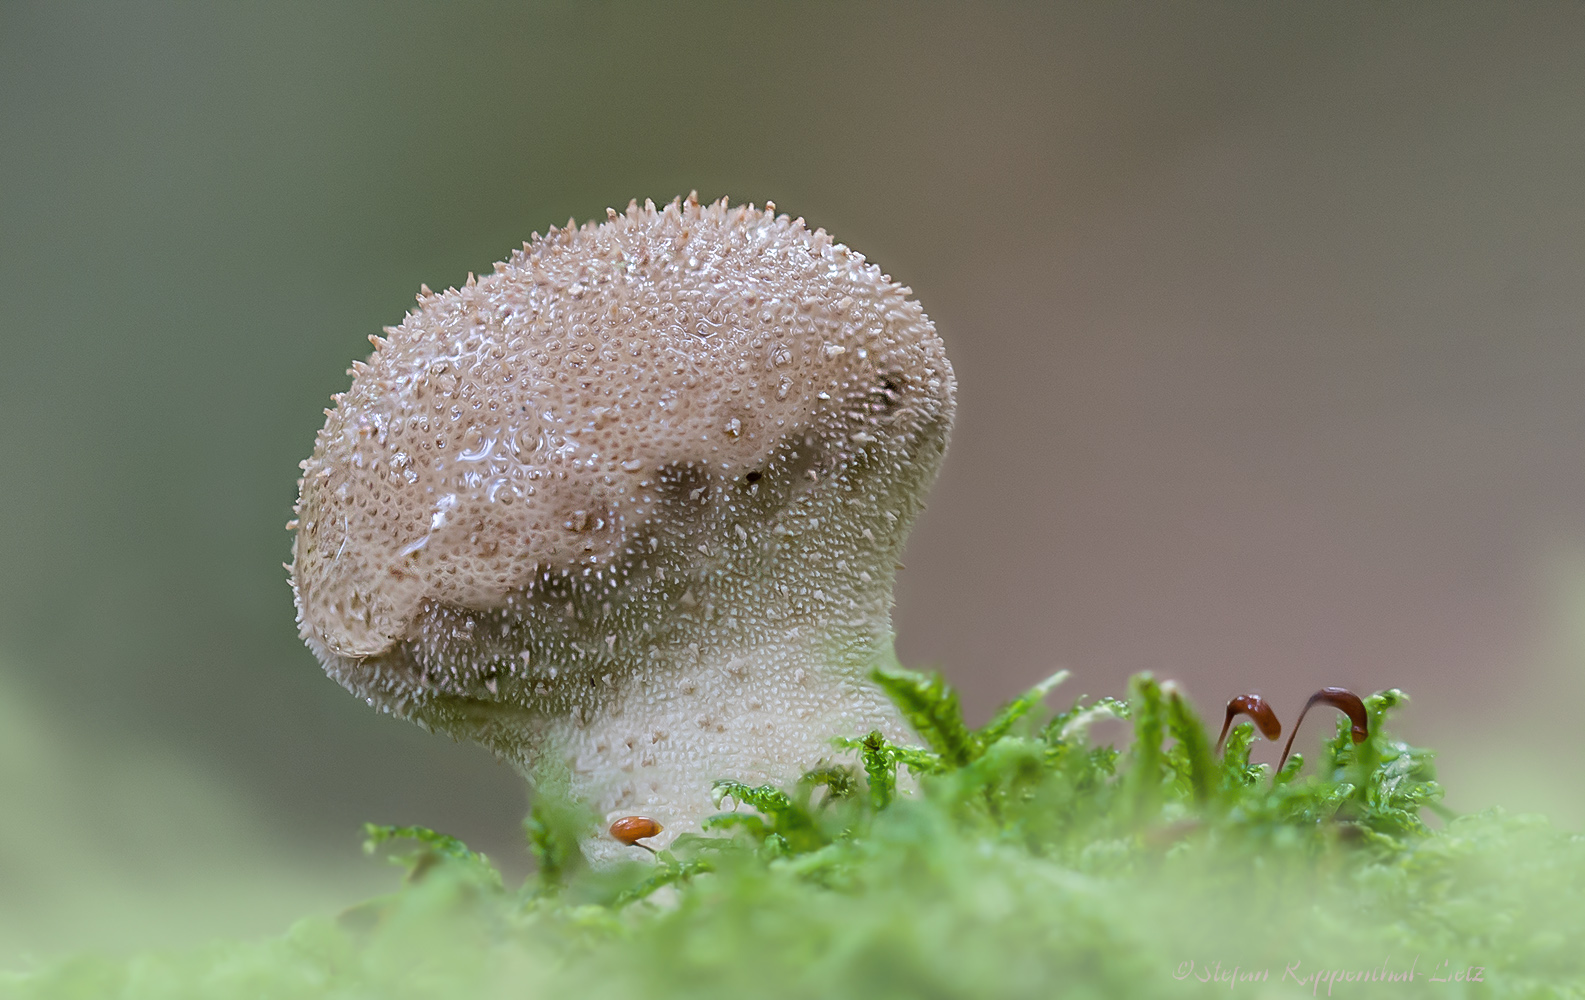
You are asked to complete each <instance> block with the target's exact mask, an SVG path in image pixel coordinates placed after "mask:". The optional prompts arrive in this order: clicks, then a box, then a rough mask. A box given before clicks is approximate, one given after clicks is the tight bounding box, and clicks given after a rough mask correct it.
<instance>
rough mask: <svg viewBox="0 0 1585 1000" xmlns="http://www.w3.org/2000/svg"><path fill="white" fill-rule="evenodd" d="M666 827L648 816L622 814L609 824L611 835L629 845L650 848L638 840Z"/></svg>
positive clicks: (653, 834) (651, 835)
mask: <svg viewBox="0 0 1585 1000" xmlns="http://www.w3.org/2000/svg"><path fill="white" fill-rule="evenodd" d="M664 829H666V828H665V827H663V826H661V825H660V824H659V823H657V822H655V821H654V820H652V819H650V818H649V817H648V816H623V817H622V818H621V819H619V820H617V821H616V822H615V823H612V824H611V836H612V837H615V838H616V839H617V840H620V841H621V842H622V843H624V844H626V845H627V846H629V847H643V848H645V849H646V850H650V848H649V847H648V846H647V845H645V844H640V843H639V841H641V840H645V839H647V838H649V837H653V836H655V835H656V834H658V833H660V832H661V831H662V830H664Z"/></svg>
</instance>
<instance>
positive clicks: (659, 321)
mask: <svg viewBox="0 0 1585 1000" xmlns="http://www.w3.org/2000/svg"><path fill="white" fill-rule="evenodd" d="M909 295H910V292H909V290H908V289H906V288H903V287H901V286H899V285H897V284H896V283H895V282H893V281H892V280H891V279H890V278H889V277H887V276H886V275H884V274H882V273H881V272H880V271H879V269H877V268H876V267H874V266H873V265H871V264H869V263H867V262H866V261H865V260H864V258H863V257H862V256H860V255H859V254H857V253H855V252H853V251H851V250H849V249H848V248H846V247H844V246H842V245H841V244H838V243H835V242H833V241H832V240H831V239H830V238H829V237H828V236H827V235H826V234H825V233H824V232H822V231H818V230H816V231H813V232H811V231H809V230H808V229H807V228H805V227H804V225H803V224H802V221H801V220H793V219H789V218H788V217H787V216H785V215H781V216H778V215H777V214H775V211H774V208H773V206H767V207H766V209H764V210H758V209H755V208H754V207H753V206H748V207H746V208H729V207H728V206H727V205H726V204H725V202H722V203H718V204H715V205H709V206H701V205H700V204H699V203H698V202H697V200H696V199H694V198H692V197H690V198H688V199H686V200H678V201H675V202H673V203H672V204H670V205H668V206H666V207H665V208H663V209H656V208H655V206H654V205H652V204H646V205H645V206H643V207H640V206H638V205H637V204H634V205H630V206H629V208H628V209H627V211H626V212H625V213H617V212H615V211H612V212H610V213H608V218H607V220H606V221H605V222H604V223H601V224H600V225H590V226H584V227H582V228H578V227H576V226H573V225H571V224H569V225H568V227H567V228H566V229H564V230H553V231H552V232H550V233H549V234H548V235H546V236H545V237H543V238H536V239H535V240H534V241H533V242H532V243H530V244H527V245H525V247H524V249H523V251H522V252H521V253H516V254H514V255H513V256H512V258H511V259H510V260H509V261H506V262H504V263H502V264H500V265H498V266H497V268H496V271H495V273H494V274H492V275H490V276H487V277H485V278H484V279H482V280H477V281H476V280H473V279H470V280H469V281H468V283H467V284H466V286H465V287H463V288H461V289H451V290H448V291H446V292H444V293H441V294H435V293H432V292H430V291H429V290H428V289H425V290H424V292H423V294H421V295H420V297H419V305H418V308H417V310H415V311H414V312H412V313H409V314H408V316H407V317H406V318H405V319H404V320H403V322H402V323H401V325H400V326H397V327H393V328H390V329H388V330H387V331H386V332H387V337H386V338H374V340H375V346H376V350H375V353H374V354H373V355H372V356H371V357H370V358H369V360H368V361H367V362H366V363H356V364H354V366H353V368H352V370H351V371H350V372H349V374H351V375H352V376H353V380H352V385H351V387H350V388H349V389H348V391H347V392H346V393H344V394H341V395H339V396H338V397H337V398H336V405H335V407H334V408H333V409H331V410H328V411H327V419H326V423H325V426H324V429H323V430H322V431H321V432H320V434H319V437H318V439H317V441H316V443H315V447H314V451H313V454H312V456H311V457H310V458H309V459H308V460H307V461H305V462H304V463H303V478H302V481H301V484H300V495H299V502H298V507H297V518H296V519H295V520H294V521H293V522H292V523H291V524H289V525H288V527H289V528H291V529H292V530H293V531H294V532H295V535H294V545H293V562H292V565H291V567H290V569H291V574H292V585H293V590H294V594H295V597H296V603H297V609H298V621H299V626H300V630H301V633H302V636H303V638H304V639H305V640H306V642H307V643H308V645H309V647H310V648H311V649H312V650H313V651H314V652H315V654H317V656H318V657H319V659H320V661H321V662H322V663H323V665H324V667H325V669H326V671H327V672H328V673H329V675H330V676H331V677H333V678H334V679H335V680H336V681H338V682H339V683H341V684H342V685H343V686H345V687H346V688H348V689H349V690H351V691H353V692H354V693H356V694H357V695H358V696H360V697H362V698H364V699H366V700H367V701H368V702H369V704H370V705H373V706H375V707H378V708H379V709H381V710H383V711H386V712H391V713H394V714H397V715H399V716H402V717H405V718H409V719H412V720H413V721H415V722H417V723H419V724H420V725H423V726H425V727H429V728H433V729H437V730H440V731H442V732H446V733H449V734H452V735H455V736H458V737H464V738H468V739H471V740H475V741H477V742H479V743H481V744H483V745H484V746H486V747H488V748H490V749H491V750H493V751H494V752H495V753H497V754H499V755H501V756H502V757H504V758H505V759H507V760H509V761H511V762H512V763H513V764H514V765H516V766H517V767H518V768H519V769H520V770H521V771H522V772H523V774H524V775H525V776H526V777H527V778H529V779H530V781H531V782H532V783H533V784H534V786H535V795H534V799H533V807H532V811H531V813H530V815H529V817H528V819H527V821H526V824H525V840H526V849H527V851H528V852H529V853H530V854H531V855H532V857H533V859H534V862H535V868H534V872H533V874H532V875H531V876H530V877H528V878H527V879H526V881H525V882H524V883H523V884H522V885H520V886H509V885H508V884H507V883H506V880H505V879H503V877H502V876H501V874H500V872H499V870H498V869H497V868H496V867H495V866H494V864H493V863H492V862H491V861H490V860H489V859H488V858H486V857H484V856H483V855H481V854H479V853H477V852H475V851H473V850H470V849H469V848H468V847H467V846H466V845H465V844H463V843H462V842H460V841H458V840H457V839H455V838H453V837H450V836H447V835H445V834H442V833H438V832H435V831H433V830H429V829H425V828H423V827H417V826H379V825H372V824H371V825H369V826H368V827H367V828H366V830H365V840H366V847H367V849H368V850H369V851H370V852H371V853H373V852H388V853H390V854H391V856H392V858H393V860H395V861H396V862H397V863H398V864H400V865H401V866H402V867H403V869H404V870H405V873H406V874H405V877H404V878H403V879H402V882H401V885H400V887H399V888H397V889H396V890H395V891H393V892H391V893H390V894H388V895H385V896H381V897H379V898H376V899H372V900H369V901H367V902H365V903H363V904H360V905H358V906H355V907H352V908H351V909H349V910H347V911H345V912H343V913H340V914H337V915H335V916H319V917H311V918H308V919H305V920H303V921H301V922H299V923H298V924H297V925H295V926H294V927H292V928H291V929H290V930H289V931H288V932H287V933H286V934H285V935H284V936H282V937H280V938H278V939H275V940H269V941H263V942H253V943H216V944H213V945H211V946H208V947H204V948H199V949H194V950H189V951H183V952H176V953H169V954H165V953H157V954H145V955H139V956H134V957H132V958H127V959H110V958H97V957H92V956H87V957H79V958H74V959H68V960H63V961H59V962H56V963H54V964H52V965H48V966H46V967H44V968H42V969H39V970H36V971H33V972H30V973H27V974H13V975H10V976H9V977H6V976H0V995H4V996H14V997H19V998H20V997H26V998H46V997H49V998H65V997H93V998H103V997H122V998H160V1000H165V998H169V997H195V998H196V997H202V998H205V1000H211V998H224V997H248V998H257V997H282V998H288V997H289V998H300V997H309V998H312V997H325V998H354V997H356V998H365V997H382V998H383V997H437V998H438V997H445V998H452V997H494V996H501V997H523V996H536V997H537V996H545V997H567V996H577V997H613V998H618V997H619V998H622V1000H632V998H635V997H640V998H643V1000H654V998H663V997H673V996H676V997H682V996H687V997H689V998H699V997H705V998H712V997H721V998H733V1000H739V998H745V997H754V998H765V997H799V998H807V997H844V998H845V997H854V998H866V1000H867V998H891V997H898V998H901V997H964V998H968V997H976V998H978V997H1010V998H1021V997H1030V998H1035V997H1040V998H1049V997H1054V996H1083V997H1129V998H1132V997H1181V996H1182V995H1183V994H1184V991H1185V990H1191V991H1192V990H1194V989H1199V988H1204V987H1208V988H1213V989H1231V990H1233V991H1235V992H1240V993H1249V994H1252V995H1258V996H1284V995H1319V994H1320V992H1321V990H1322V987H1323V986H1324V987H1325V988H1326V991H1327V992H1328V993H1329V994H1330V995H1334V996H1335V995H1340V993H1342V992H1343V991H1348V990H1353V991H1355V992H1359V991H1361V990H1365V989H1372V990H1381V989H1387V988H1390V989H1391V990H1392V991H1393V992H1392V995H1411V996H1419V995H1424V996H1438V997H1443V996H1465V997H1575V998H1581V997H1585V949H1581V948H1580V947H1579V942H1580V941H1581V940H1585V906H1581V905H1579V901H1580V900H1581V899H1585V838H1582V837H1580V836H1579V835H1576V834H1571V833H1566V832H1562V831H1559V830H1556V829H1554V828H1553V827H1551V826H1550V825H1549V824H1548V823H1547V822H1546V821H1545V820H1542V819H1538V818H1535V817H1512V816H1507V815H1505V814H1503V813H1501V812H1498V811H1489V812H1485V813H1481V814H1478V815H1470V816H1456V815H1454V814H1452V813H1451V812H1449V811H1448V810H1446V809H1445V808H1444V807H1443V806H1442V804H1441V799H1442V789H1441V787H1440V786H1439V785H1438V783H1437V781H1436V778H1435V772H1434V769H1433V766H1432V755H1431V753H1430V752H1429V751H1427V750H1424V749H1421V748H1418V747H1413V746H1410V745H1408V744H1406V743H1404V742H1402V741H1400V740H1398V739H1396V738H1395V737H1394V736H1393V735H1392V734H1391V730H1390V727H1389V724H1390V721H1391V717H1392V714H1393V713H1394V712H1395V711H1396V710H1397V709H1399V708H1400V707H1401V706H1402V705H1403V704H1404V702H1405V697H1404V695H1403V694H1402V693H1401V692H1399V691H1397V690H1385V691H1380V692H1378V693H1376V694H1372V695H1369V696H1368V697H1363V698H1362V697H1360V696H1359V695H1357V694H1355V693H1354V692H1350V691H1347V690H1345V689H1341V688H1331V687H1327V688H1322V689H1321V690H1320V691H1318V692H1317V694H1316V695H1315V696H1314V697H1312V698H1311V699H1310V700H1309V702H1308V703H1307V704H1306V705H1305V706H1304V707H1303V709H1302V710H1300V711H1299V712H1297V713H1295V715H1294V717H1293V725H1292V727H1291V729H1290V730H1289V740H1288V745H1287V747H1286V748H1285V749H1284V751H1283V759H1282V762H1281V763H1280V764H1279V765H1278V767H1277V768H1276V770H1275V771H1273V770H1272V769H1271V768H1269V767H1267V766H1266V765H1263V764H1262V765H1257V764H1253V763H1251V761H1250V749H1251V746H1252V744H1253V741H1254V739H1255V736H1256V724H1258V725H1259V727H1260V732H1261V734H1263V735H1264V736H1265V738H1267V739H1268V740H1276V739H1278V738H1279V737H1280V735H1281V733H1282V730H1283V724H1282V719H1281V717H1280V713H1279V712H1278V711H1277V710H1276V707H1275V706H1272V705H1270V704H1269V703H1267V702H1266V701H1265V700H1264V699H1262V698H1260V697H1259V696H1258V695H1253V694H1241V695H1238V696H1235V697H1234V698H1232V699H1231V700H1230V701H1229V702H1228V703H1227V705H1226V715H1225V718H1224V721H1223V724H1222V726H1221V731H1220V734H1219V735H1218V737H1217V738H1216V739H1215V740H1214V741H1213V740H1212V738H1211V732H1210V731H1209V730H1208V729H1207V728H1206V726H1205V725H1204V724H1203V723H1202V721H1201V719H1200V717H1199V715H1198V714H1197V712H1196V711H1195V709H1194V707H1193V705H1192V704H1191V702H1190V700H1189V698H1188V696H1187V694H1186V693H1185V692H1184V691H1183V690H1182V689H1181V688H1179V687H1178V686H1177V685H1176V684H1174V683H1172V682H1158V681H1157V680H1156V679H1155V678H1153V677H1151V676H1150V675H1148V674H1141V675H1139V676H1136V677H1135V678H1133V680H1132V681H1131V682H1130V684H1129V687H1128V690H1127V691H1126V692H1124V693H1123V696H1122V697H1108V698H1100V699H1096V700H1093V701H1092V700H1089V699H1087V698H1080V699H1077V700H1075V701H1072V702H1071V703H1070V704H1069V705H1068V707H1066V708H1065V709H1062V710H1060V711H1057V712H1055V713H1049V712H1048V709H1047V708H1046V707H1045V703H1046V701H1047V699H1048V698H1049V697H1050V696H1051V695H1052V692H1053V691H1054V690H1055V689H1056V688H1057V687H1058V686H1059V685H1060V684H1061V683H1062V681H1063V680H1064V679H1065V677H1066V674H1065V673H1063V674H1057V675H1055V676H1053V677H1051V678H1049V679H1048V680H1047V681H1045V682H1043V683H1042V684H1040V685H1037V686H1036V687H1034V688H1032V689H1031V690H1029V691H1027V692H1025V693H1024V694H1023V695H1022V696H1020V697H1018V698H1015V699H1013V700H1012V701H1011V702H1009V703H1008V704H1007V705H1005V706H1004V707H1003V708H1002V709H1001V710H1000V711H999V712H998V713H996V714H995V715H994V716H993V717H992V718H991V719H990V721H989V722H987V723H986V724H985V725H983V726H980V727H973V726H970V725H968V724H967V723H966V722H965V721H964V719H963V716H962V713H961V711H960V708H959V701H958V696H957V694H956V692H955V691H953V689H952V688H951V687H950V686H949V685H948V684H947V683H946V682H945V681H944V680H943V679H942V678H941V677H939V676H937V675H934V674H924V673H916V672H912V671H909V670H906V669H903V668H902V667H901V666H899V665H898V663H897V661H896V658H895V656H894V654H893V652H892V630H891V604H892V585H893V581H894V578H895V575H896V570H897V558H898V555H899V553H900V551H901V548H902V545H903V542H904V539H905V537H906V535H907V532H908V530H909V527H910V526H911V524H912V523H913V520H914V518H915V516H916V515H917V514H918V512H919V510H920V508H921V506H922V504H923V499H924V494H925V492H926V490H927V489H928V488H929V486H930V484H931V482H932V481H933V479H934V477H935V474H936V471H937V469H938V467H939V465H940V462H941V459H942V455H943V453H944V451H945V448H946V443H947V437H948V433H949V431H950V428H951V424H952V417H953V412H954V394H955V389H956V387H955V381H954V376H953V372H952V368H951V365H950V364H949V362H948V361H947V358H946V355H945V352H944V349H943V346H942V343H941V340H940V338H939V337H937V335H936V333H935V329H934V327H933V326H932V325H931V323H930V321H929V320H928V319H927V318H926V317H925V314H924V313H923V311H922V310H921V309H920V307H919V305H918V304H917V303H915V302H914V301H912V300H911V299H910V298H909ZM1322 704H1324V705H1327V706H1330V707H1333V708H1335V709H1337V710H1338V711H1339V713H1340V714H1338V716H1337V728H1336V730H1335V733H1334V734H1333V735H1332V736H1331V737H1330V738H1327V739H1325V740H1324V741H1322V743H1321V746H1320V752H1319V754H1318V756H1317V757H1316V759H1315V762H1314V766H1312V767H1310V768H1309V769H1308V771H1306V767H1305V757H1304V755H1303V754H1302V753H1292V754H1291V755H1290V754H1289V752H1288V751H1289V750H1290V749H1291V748H1292V747H1293V745H1294V739H1295V736H1296V733H1297V730H1298V728H1299V722H1300V720H1302V719H1303V718H1304V715H1305V713H1306V712H1308V711H1309V710H1310V709H1311V708H1312V707H1314V706H1317V705H1322ZM1241 716H1243V717H1247V718H1248V719H1250V720H1253V721H1252V722H1249V721H1240V722H1238V723H1237V724H1236V725H1235V724H1234V722H1235V720H1237V719H1239V718H1240V717H1241ZM1108 719H1117V720H1124V721H1125V722H1126V723H1127V724H1128V725H1129V726H1130V727H1131V735H1130V736H1129V737H1128V739H1127V741H1126V743H1125V745H1124V746H1123V747H1122V748H1121V749H1119V748H1117V747H1114V746H1112V745H1110V744H1108V743H1104V742H1100V741H1098V740H1095V739H1094V738H1092V735H1091V731H1092V729H1093V727H1094V726H1095V724H1096V723H1097V722H1101V721H1103V720H1108ZM1311 732H1313V729H1312V730H1311ZM1312 738H1314V737H1312ZM1472 969H1479V970H1480V973H1479V975H1478V976H1473V975H1472V974H1471V973H1470V972H1469V971H1468V970H1472ZM1208 970H1209V971H1208ZM1372 970H1378V971H1380V972H1382V973H1383V974H1385V971H1387V970H1390V971H1391V972H1393V973H1395V974H1399V975H1398V977H1397V978H1387V979H1383V978H1382V975H1379V974H1378V972H1373V971H1372ZM1405 970H1407V975H1403V974H1401V973H1404V971H1405ZM1443 973H1445V974H1443Z"/></svg>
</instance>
